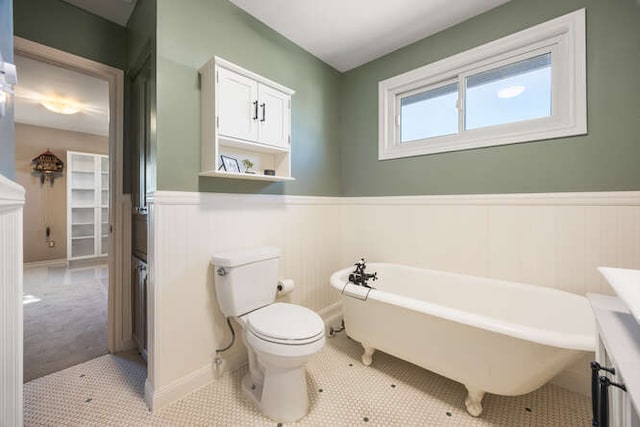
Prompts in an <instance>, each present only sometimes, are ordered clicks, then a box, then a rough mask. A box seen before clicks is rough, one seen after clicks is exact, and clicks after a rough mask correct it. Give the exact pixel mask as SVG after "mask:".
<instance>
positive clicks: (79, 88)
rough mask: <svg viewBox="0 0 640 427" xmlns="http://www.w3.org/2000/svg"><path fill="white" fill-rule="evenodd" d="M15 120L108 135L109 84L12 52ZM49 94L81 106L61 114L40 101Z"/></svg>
mask: <svg viewBox="0 0 640 427" xmlns="http://www.w3.org/2000/svg"><path fill="white" fill-rule="evenodd" d="M15 62H16V67H17V69H18V85H17V86H16V88H15V121H16V122H17V123H25V124H29V125H35V126H42V127H49V128H55V129H64V130H70V131H75V132H84V133H91V134H94V135H108V134H109V85H108V83H107V82H106V81H103V80H99V79H96V78H94V77H90V76H87V75H86V74H82V73H78V72H76V71H71V70H67V69H64V68H61V67H57V66H55V65H51V64H46V63H44V62H40V61H35V60H33V59H30V58H26V57H24V56H19V55H16V57H15ZM49 97H60V98H65V99H69V100H72V101H73V102H74V103H77V104H80V105H81V106H82V107H83V108H82V111H80V112H79V113H77V114H72V115H64V114H57V113H54V112H52V111H49V110H47V109H46V108H44V107H43V106H42V105H40V101H42V100H43V99H45V98H49Z"/></svg>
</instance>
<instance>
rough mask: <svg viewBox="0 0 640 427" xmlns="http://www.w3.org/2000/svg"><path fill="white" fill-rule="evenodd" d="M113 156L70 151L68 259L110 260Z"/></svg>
mask: <svg viewBox="0 0 640 427" xmlns="http://www.w3.org/2000/svg"><path fill="white" fill-rule="evenodd" d="M108 250H109V156H105V155H101V154H91V153H79V152H75V151H67V258H68V259H69V260H76V259H85V258H96V257H100V256H107V255H108Z"/></svg>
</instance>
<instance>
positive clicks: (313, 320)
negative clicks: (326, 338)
mask: <svg viewBox="0 0 640 427" xmlns="http://www.w3.org/2000/svg"><path fill="white" fill-rule="evenodd" d="M247 325H248V329H249V330H250V331H251V332H252V333H253V334H254V335H256V336H257V337H259V338H263V339H266V340H268V341H275V342H283V343H292V342H293V343H295V342H298V343H300V344H303V343H307V342H309V341H315V339H317V338H319V337H320V336H322V335H323V334H324V323H323V322H322V319H321V318H320V316H318V315H317V314H316V313H315V312H313V311H311V310H309V309H308V308H306V307H302V306H300V305H295V304H286V303H275V304H271V305H268V306H266V307H264V308H261V309H259V310H256V311H254V312H252V313H250V314H249V315H248V316H247ZM312 338H313V340H310V339H312Z"/></svg>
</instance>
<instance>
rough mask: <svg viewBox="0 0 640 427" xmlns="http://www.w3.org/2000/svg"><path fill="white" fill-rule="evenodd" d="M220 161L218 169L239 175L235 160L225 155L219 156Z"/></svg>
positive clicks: (238, 166) (237, 164)
mask: <svg viewBox="0 0 640 427" xmlns="http://www.w3.org/2000/svg"><path fill="white" fill-rule="evenodd" d="M220 160H222V164H221V165H220V167H221V168H222V170H223V171H226V172H235V173H240V164H239V163H238V160H237V159H234V158H233V157H229V156H225V155H220Z"/></svg>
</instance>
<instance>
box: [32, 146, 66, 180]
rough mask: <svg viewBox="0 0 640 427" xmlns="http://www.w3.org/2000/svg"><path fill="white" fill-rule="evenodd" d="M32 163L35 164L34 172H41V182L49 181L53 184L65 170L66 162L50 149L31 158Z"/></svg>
mask: <svg viewBox="0 0 640 427" xmlns="http://www.w3.org/2000/svg"><path fill="white" fill-rule="evenodd" d="M31 163H32V164H33V172H34V173H35V174H40V183H41V184H44V183H45V181H49V182H51V185H53V181H54V179H55V177H56V176H59V175H61V174H62V171H63V170H64V162H63V161H62V160H60V159H59V158H58V157H57V156H56V155H55V154H53V153H52V152H51V151H49V150H48V149H47V151H45V152H44V153H42V154H40V155H39V156H38V157H36V158H34V159H33V160H31Z"/></svg>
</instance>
